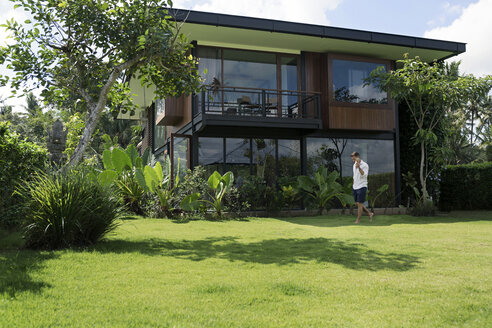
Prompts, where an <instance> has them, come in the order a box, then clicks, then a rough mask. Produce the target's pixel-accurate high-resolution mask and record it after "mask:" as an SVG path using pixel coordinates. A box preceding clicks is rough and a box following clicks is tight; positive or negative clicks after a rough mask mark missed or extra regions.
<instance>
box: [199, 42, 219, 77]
mask: <svg viewBox="0 0 492 328" xmlns="http://www.w3.org/2000/svg"><path fill="white" fill-rule="evenodd" d="M197 56H198V58H199V61H198V70H199V72H200V76H201V77H202V78H203V79H204V80H205V81H204V84H205V85H211V84H218V86H220V83H221V80H222V58H221V57H222V56H221V50H220V49H217V48H208V47H199V48H198V50H197ZM205 70H206V71H207V73H205Z"/></svg>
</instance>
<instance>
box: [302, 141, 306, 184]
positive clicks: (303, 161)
mask: <svg viewBox="0 0 492 328" xmlns="http://www.w3.org/2000/svg"><path fill="white" fill-rule="evenodd" d="M306 145H307V143H306V137H304V136H303V137H301V174H302V175H307V147H306Z"/></svg>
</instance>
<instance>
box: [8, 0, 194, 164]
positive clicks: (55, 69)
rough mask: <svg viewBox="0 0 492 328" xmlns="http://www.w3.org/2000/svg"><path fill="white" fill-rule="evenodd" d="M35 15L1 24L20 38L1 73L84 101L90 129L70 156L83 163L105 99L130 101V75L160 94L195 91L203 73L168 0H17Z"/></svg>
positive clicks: (19, 84) (21, 85)
mask: <svg viewBox="0 0 492 328" xmlns="http://www.w3.org/2000/svg"><path fill="white" fill-rule="evenodd" d="M11 1H12V2H14V3H15V7H23V8H24V10H26V11H27V12H28V13H29V15H30V16H31V17H32V21H31V20H26V21H25V22H24V23H23V24H20V23H18V22H16V21H14V20H13V19H12V20H9V21H7V22H6V24H4V25H3V26H4V27H5V28H6V29H7V31H8V32H10V34H11V35H12V37H13V40H14V43H13V44H11V45H8V46H5V47H3V48H1V49H0V63H6V64H7V67H8V68H10V69H11V70H13V71H14V72H15V75H14V77H12V78H10V79H9V78H8V77H6V76H0V82H1V83H2V84H4V85H5V84H10V86H11V87H12V88H13V89H14V90H16V91H17V90H21V89H22V90H23V91H24V92H26V91H29V90H30V89H33V88H42V89H43V91H42V96H43V97H44V98H45V99H49V100H51V101H52V102H53V101H54V102H58V103H63V101H64V100H65V99H69V98H72V99H74V101H75V102H80V103H82V104H83V105H84V106H83V107H84V108H86V111H87V115H86V122H85V129H84V132H83V134H82V136H81V138H80V142H79V144H78V146H77V147H76V149H75V152H74V154H73V155H72V157H71V159H70V164H74V163H77V162H78V161H79V160H80V159H81V158H82V155H83V153H84V151H85V149H86V147H87V146H88V144H89V142H90V140H91V137H92V134H93V132H94V129H95V127H96V124H97V121H98V119H99V117H100V115H101V112H102V111H103V110H104V108H106V107H107V106H111V107H112V108H119V107H121V106H132V105H131V92H130V90H129V87H128V85H127V84H125V81H127V80H128V78H129V77H130V76H132V75H133V76H136V77H138V78H140V80H141V81H142V83H143V84H144V85H147V86H148V85H154V86H155V88H156V94H157V95H158V96H159V97H163V98H164V97H167V96H176V95H180V94H182V93H191V92H193V91H195V90H197V89H198V87H199V85H200V78H199V74H198V71H197V67H196V60H195V59H194V58H193V57H192V56H191V55H190V54H189V53H190V52H189V50H190V47H191V45H190V42H189V41H188V40H187V39H186V37H185V36H184V35H183V34H182V33H180V25H179V24H178V23H176V22H175V21H174V20H173V19H172V17H171V16H170V15H169V9H170V8H171V6H172V2H171V1H170V0H168V1H164V0H104V1H102V0H70V1H63V0H11Z"/></svg>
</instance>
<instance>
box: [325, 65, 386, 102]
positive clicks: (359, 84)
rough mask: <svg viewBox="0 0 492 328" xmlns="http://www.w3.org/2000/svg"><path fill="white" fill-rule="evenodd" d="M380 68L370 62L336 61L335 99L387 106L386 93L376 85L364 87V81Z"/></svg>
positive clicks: (333, 71)
mask: <svg viewBox="0 0 492 328" xmlns="http://www.w3.org/2000/svg"><path fill="white" fill-rule="evenodd" d="M379 66H382V67H383V68H384V65H382V64H377V63H369V62H359V61H352V60H340V59H334V60H333V62H332V75H333V92H334V99H335V100H336V101H341V102H349V103H374V104H387V103H388V96H387V94H386V92H381V91H379V89H378V88H377V86H374V85H368V86H364V79H365V78H367V77H369V75H370V74H371V72H372V71H373V70H375V69H377V68H378V67H379Z"/></svg>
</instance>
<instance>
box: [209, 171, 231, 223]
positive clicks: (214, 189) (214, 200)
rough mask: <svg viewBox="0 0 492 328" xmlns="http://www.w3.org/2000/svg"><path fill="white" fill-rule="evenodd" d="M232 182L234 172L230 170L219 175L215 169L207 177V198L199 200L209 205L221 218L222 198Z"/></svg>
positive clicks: (222, 209) (228, 190)
mask: <svg viewBox="0 0 492 328" xmlns="http://www.w3.org/2000/svg"><path fill="white" fill-rule="evenodd" d="M233 183H234V174H233V173H232V172H230V171H229V172H226V173H224V175H220V173H219V172H217V171H215V172H214V173H212V174H211V175H210V177H209V178H208V186H209V188H210V192H208V197H209V198H210V200H209V199H202V200H201V201H202V202H204V203H205V204H207V205H209V206H210V207H211V208H212V209H213V210H214V211H215V213H216V214H217V217H218V218H222V212H223V211H224V202H223V199H224V197H225V195H227V194H228V193H229V192H230V191H231V189H232V185H233Z"/></svg>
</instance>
